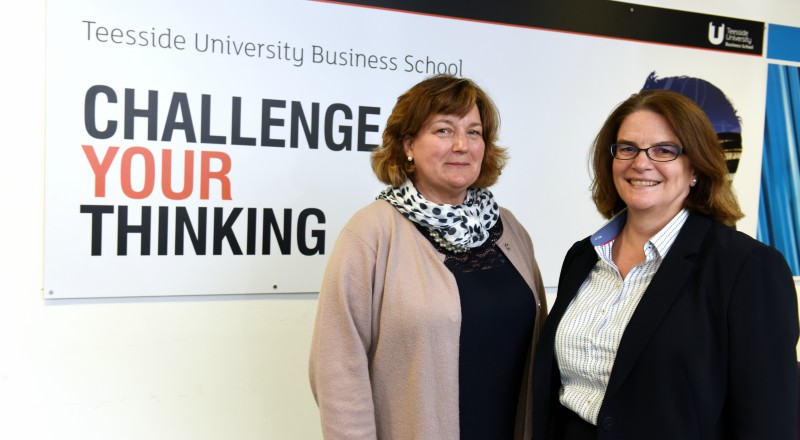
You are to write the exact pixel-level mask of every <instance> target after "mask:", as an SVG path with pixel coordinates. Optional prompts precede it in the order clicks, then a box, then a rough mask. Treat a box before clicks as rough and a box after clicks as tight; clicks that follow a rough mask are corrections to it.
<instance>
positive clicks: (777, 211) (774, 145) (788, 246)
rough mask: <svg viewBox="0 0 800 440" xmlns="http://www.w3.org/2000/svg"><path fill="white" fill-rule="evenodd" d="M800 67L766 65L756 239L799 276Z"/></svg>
mask: <svg viewBox="0 0 800 440" xmlns="http://www.w3.org/2000/svg"><path fill="white" fill-rule="evenodd" d="M798 134H800V68H798V67H793V66H781V65H777V64H771V65H770V66H769V71H768V79H767V109H766V123H765V128H764V156H763V162H762V165H761V202H760V204H759V208H758V231H757V238H758V239H759V240H761V241H762V242H764V243H767V244H769V245H771V246H774V247H775V248H777V249H778V250H779V251H781V252H782V253H783V255H784V257H786V261H787V262H788V263H789V266H790V267H791V268H792V273H793V274H794V275H795V276H797V275H800V241H799V240H800V162H798V160H799V159H798V156H800V145H798V141H800V138H799V137H798Z"/></svg>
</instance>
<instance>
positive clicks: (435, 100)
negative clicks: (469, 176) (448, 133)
mask: <svg viewBox="0 0 800 440" xmlns="http://www.w3.org/2000/svg"><path fill="white" fill-rule="evenodd" d="M474 106H477V107H478V112H479V113H480V116H481V125H482V126H483V142H484V153H483V161H482V162H481V172H480V174H479V175H478V178H477V179H476V180H475V182H474V183H473V184H472V185H471V187H473V188H486V187H489V186H492V185H494V184H495V182H497V178H498V177H499V176H500V173H501V171H502V169H503V167H504V166H505V163H506V160H507V159H508V156H507V152H506V150H505V148H503V147H500V146H498V145H497V144H496V143H495V142H497V134H498V131H499V129H500V114H499V113H498V111H497V108H496V107H495V105H494V103H493V102H492V100H491V98H489V95H487V94H486V92H484V91H483V90H482V89H481V88H480V87H478V86H477V85H476V84H475V83H474V82H473V81H471V80H469V79H467V78H458V77H455V76H452V75H436V76H433V77H430V78H427V79H425V80H423V81H422V82H420V83H417V84H416V85H414V86H413V87H411V88H410V89H409V90H408V91H407V92H405V93H404V94H402V95H400V97H399V98H397V103H396V104H395V106H394V109H392V114H391V115H389V118H388V120H387V121H386V128H385V129H384V130H383V139H382V143H381V145H380V146H379V147H377V148H376V149H374V150H373V151H372V154H371V156H370V162H371V164H372V170H373V171H374V172H375V175H376V176H377V177H378V180H380V181H381V182H383V183H385V184H387V185H391V186H393V187H398V186H400V185H402V184H403V182H405V181H406V179H407V178H410V179H412V180H413V179H414V170H415V167H414V164H413V163H410V162H409V161H408V160H407V158H406V154H405V151H404V150H403V140H404V139H406V137H408V136H410V137H412V138H414V137H415V136H417V133H418V132H419V130H420V129H422V127H423V126H424V125H425V123H426V122H427V121H428V119H429V118H430V117H431V116H433V115H436V114H447V115H456V116H464V115H466V114H467V113H469V112H470V110H472V108H473V107H474Z"/></svg>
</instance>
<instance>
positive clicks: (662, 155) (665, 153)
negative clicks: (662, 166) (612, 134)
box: [611, 144, 683, 162]
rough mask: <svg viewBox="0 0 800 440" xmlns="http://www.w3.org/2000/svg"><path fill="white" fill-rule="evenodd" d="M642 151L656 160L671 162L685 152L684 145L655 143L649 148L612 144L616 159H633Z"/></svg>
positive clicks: (612, 152)
mask: <svg viewBox="0 0 800 440" xmlns="http://www.w3.org/2000/svg"><path fill="white" fill-rule="evenodd" d="M642 151H644V154H646V155H647V157H648V158H649V159H650V160H652V161H654V162H670V161H673V160H675V159H677V158H678V156H680V155H681V153H683V147H679V146H677V145H671V144H664V145H653V146H652V147H648V148H639V147H634V146H633V145H628V144H611V155H612V156H614V159H619V160H631V159H633V158H635V157H636V156H638V155H639V153H640V152H642Z"/></svg>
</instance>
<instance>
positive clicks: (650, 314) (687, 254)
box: [606, 214, 711, 395]
mask: <svg viewBox="0 0 800 440" xmlns="http://www.w3.org/2000/svg"><path fill="white" fill-rule="evenodd" d="M710 226H711V221H710V220H709V219H708V218H706V217H703V216H699V215H697V214H690V216H689V218H688V219H687V220H686V223H685V224H684V225H683V228H682V229H681V231H680V232H679V233H678V236H677V237H676V238H675V242H674V243H673V244H672V247H671V248H670V250H669V253H668V254H667V257H666V258H665V259H664V261H663V262H662V263H661V267H659V269H658V272H656V274H655V276H654V277H653V280H652V281H651V282H650V285H649V286H648V288H647V290H646V291H645V292H644V295H643V296H642V299H641V300H640V301H639V305H638V306H637V307H636V311H635V312H634V313H633V316H632V317H631V320H630V322H629V323H628V326H627V327H626V328H625V332H624V333H623V335H622V339H621V340H620V344H619V348H618V350H617V356H616V359H615V360H614V367H613V368H612V370H611V377H610V378H609V382H608V387H607V389H606V395H610V394H611V393H613V392H614V391H615V390H616V389H617V388H618V387H619V385H620V384H621V383H622V382H624V380H625V378H626V377H627V376H628V374H629V373H630V371H631V369H632V368H633V365H634V364H635V363H636V360H637V359H638V358H639V356H640V355H641V353H642V351H643V350H644V348H645V347H646V346H647V344H648V342H649V341H650V339H651V337H652V336H653V333H654V332H655V331H656V329H657V328H658V326H659V325H660V323H661V321H662V319H663V318H664V316H665V315H666V314H667V313H668V312H669V309H670V307H671V305H672V303H673V302H674V301H675V299H676V298H677V297H678V296H679V295H680V294H681V292H683V290H684V289H681V286H682V285H683V284H684V282H685V281H686V278H687V277H688V276H689V275H690V274H691V273H692V271H693V270H694V267H695V262H694V260H693V259H692V258H691V257H692V256H693V255H696V254H697V253H698V252H699V251H700V244H701V243H702V241H703V238H704V237H705V236H706V234H707V233H708V230H709V227H710Z"/></svg>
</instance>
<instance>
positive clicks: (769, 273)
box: [728, 245, 798, 440]
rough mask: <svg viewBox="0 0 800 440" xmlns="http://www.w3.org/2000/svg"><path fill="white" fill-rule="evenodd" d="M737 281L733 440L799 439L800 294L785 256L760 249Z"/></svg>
mask: <svg viewBox="0 0 800 440" xmlns="http://www.w3.org/2000/svg"><path fill="white" fill-rule="evenodd" d="M740 269H741V270H740V271H739V272H738V273H736V274H732V273H731V274H729V275H728V276H735V277H736V282H735V285H734V287H733V292H732V297H731V303H730V308H729V311H728V313H729V316H728V323H729V347H730V352H729V356H730V358H729V382H728V393H729V397H728V410H729V411H730V417H729V418H728V420H730V421H731V423H733V426H732V427H731V428H732V429H731V432H732V433H733V434H734V435H733V437H732V438H736V439H752V440H756V439H774V440H780V439H784V440H795V439H796V438H797V433H796V431H797V392H798V388H797V387H798V384H797V354H796V344H797V337H798V317H797V293H796V290H795V287H794V283H793V280H792V274H791V271H790V270H789V267H788V266H787V264H786V262H785V260H784V259H783V256H781V255H780V253H778V251H776V250H775V249H773V248H770V247H767V246H762V245H760V246H757V247H756V248H755V250H754V251H753V252H751V253H750V255H749V256H748V258H747V259H746V260H745V261H744V262H743V264H742V266H741V268H740Z"/></svg>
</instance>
